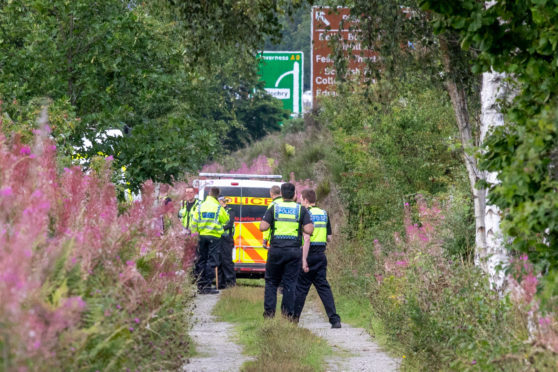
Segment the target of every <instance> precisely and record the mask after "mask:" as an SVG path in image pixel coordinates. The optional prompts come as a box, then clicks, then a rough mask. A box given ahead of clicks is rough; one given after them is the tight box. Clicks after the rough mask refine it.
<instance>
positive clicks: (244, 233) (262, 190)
mask: <svg viewBox="0 0 558 372" xmlns="http://www.w3.org/2000/svg"><path fill="white" fill-rule="evenodd" d="M269 188H270V186H269V187H262V186H259V187H258V186H243V187H242V197H241V199H240V221H239V222H240V224H239V227H240V229H239V230H240V231H239V232H238V238H239V239H238V241H237V242H235V243H238V245H237V244H235V245H236V246H237V247H238V248H239V249H238V250H237V254H238V256H237V261H236V262H238V263H239V264H240V265H239V266H240V268H242V267H243V265H242V264H245V265H246V266H245V267H246V268H250V267H252V268H253V269H254V270H255V271H260V270H262V269H263V265H265V262H266V261H267V250H266V249H265V248H263V247H262V240H263V234H262V232H261V231H260V222H261V220H262V217H263V215H264V214H265V211H266V210H267V207H268V205H269V204H270V203H271V198H270V197H269ZM241 271H244V270H241ZM246 271H248V270H246Z"/></svg>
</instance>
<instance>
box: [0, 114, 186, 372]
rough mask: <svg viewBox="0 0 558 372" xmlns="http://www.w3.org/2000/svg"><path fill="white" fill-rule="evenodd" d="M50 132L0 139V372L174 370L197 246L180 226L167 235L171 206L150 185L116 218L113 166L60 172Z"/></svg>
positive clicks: (107, 163)
mask: <svg viewBox="0 0 558 372" xmlns="http://www.w3.org/2000/svg"><path fill="white" fill-rule="evenodd" d="M1 125H2V124H1V122H0V129H1ZM49 134H50V128H49V127H48V126H45V127H44V128H43V129H41V130H36V131H35V132H34V136H33V138H32V140H33V144H32V145H31V146H28V145H24V144H22V143H21V141H20V138H19V136H17V135H15V136H13V138H12V139H10V140H8V139H7V138H6V136H5V135H4V134H2V132H0V298H2V301H1V303H0V324H1V327H0V349H1V352H0V365H2V367H4V369H5V370H10V369H15V368H29V369H31V370H45V371H46V370H61V369H68V370H79V369H88V370H121V369H122V368H125V367H130V368H131V367H145V368H147V369H149V370H154V369H159V368H164V369H170V368H176V367H177V366H179V365H180V363H181V360H180V359H181V358H183V357H184V354H185V352H186V351H187V350H188V345H189V341H188V338H187V332H186V330H187V327H188V321H187V317H186V314H185V312H184V308H185V306H187V304H188V301H189V298H190V296H191V295H190V290H189V288H190V285H189V284H188V281H187V280H186V278H187V276H186V275H183V274H184V269H185V268H186V267H187V266H188V265H189V262H190V261H191V255H192V248H193V242H187V244H186V245H185V244H184V241H183V238H182V237H181V236H180V234H179V231H180V230H178V229H177V226H173V225H169V226H166V227H165V231H164V233H163V226H162V221H163V218H164V217H165V216H173V217H174V216H175V211H173V206H172V203H169V204H168V205H162V203H158V201H157V200H156V199H155V197H154V195H155V193H154V185H153V184H151V183H147V184H145V186H144V188H143V192H142V199H141V201H137V202H134V203H133V204H131V205H128V206H127V207H126V208H124V210H125V211H124V212H123V213H121V214H119V212H118V210H119V208H118V207H119V206H118V201H117V199H116V195H115V187H114V185H113V184H112V183H111V182H110V178H109V168H110V162H111V158H110V157H109V158H107V159H102V160H100V162H101V166H100V168H99V170H98V172H92V173H89V174H85V173H83V172H82V170H81V169H79V168H78V167H72V168H66V169H64V170H63V171H62V172H60V173H58V172H57V169H56V152H57V146H56V144H55V143H54V142H53V141H52V140H51V139H49ZM177 225H178V224H177Z"/></svg>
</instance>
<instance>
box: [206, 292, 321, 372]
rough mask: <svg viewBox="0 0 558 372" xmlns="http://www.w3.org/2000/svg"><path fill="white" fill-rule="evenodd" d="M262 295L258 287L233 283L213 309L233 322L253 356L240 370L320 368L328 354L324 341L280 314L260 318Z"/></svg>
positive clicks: (313, 369)
mask: <svg viewBox="0 0 558 372" xmlns="http://www.w3.org/2000/svg"><path fill="white" fill-rule="evenodd" d="M263 295H264V289H263V288H262V287H245V286H237V287H235V288H231V289H227V290H226V291H223V293H222V295H221V298H220V300H219V302H218V303H217V305H216V307H215V309H214V310H213V312H214V314H215V315H216V316H218V317H219V318H220V319H221V320H223V321H226V322H229V323H233V324H235V325H236V329H237V331H238V341H239V342H240V343H241V344H242V345H244V350H245V352H246V353H247V354H249V355H252V356H254V357H255V360H253V361H250V362H248V363H246V364H245V365H244V366H243V371H246V372H251V371H263V370H265V371H271V372H273V371H301V372H302V371H321V370H323V365H324V357H325V356H326V355H329V354H331V348H330V347H329V345H328V344H327V342H326V341H325V340H323V339H321V338H319V337H317V336H315V335H314V334H312V333H311V332H310V331H309V330H307V329H304V328H300V327H298V326H296V325H295V324H292V323H291V322H289V321H287V320H285V319H283V318H282V317H281V316H277V317H275V318H274V319H267V320H264V319H263V317H262V312H263V297H264V296H263ZM279 302H280V301H279ZM278 313H279V311H278Z"/></svg>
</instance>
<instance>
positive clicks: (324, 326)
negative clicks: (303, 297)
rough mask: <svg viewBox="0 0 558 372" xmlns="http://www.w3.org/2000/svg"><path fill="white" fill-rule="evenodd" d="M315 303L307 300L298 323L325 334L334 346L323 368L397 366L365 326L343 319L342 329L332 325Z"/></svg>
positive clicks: (381, 371)
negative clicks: (352, 323)
mask: <svg viewBox="0 0 558 372" xmlns="http://www.w3.org/2000/svg"><path fill="white" fill-rule="evenodd" d="M308 305H310V306H308ZM316 306H318V305H316V304H314V303H307V306H305V307H304V311H303V313H302V316H301V318H300V325H301V326H302V327H305V328H307V329H309V330H310V331H312V332H313V333H314V334H316V335H317V336H319V337H322V338H324V339H325V340H326V341H327V342H328V343H329V344H330V345H331V347H332V348H333V351H334V355H332V356H331V357H329V358H327V359H326V363H327V367H326V368H327V370H326V371H328V372H333V371H351V372H352V371H378V372H390V371H397V370H398V365H399V362H398V361H397V360H395V359H393V358H392V357H390V356H389V355H387V354H386V353H385V352H383V351H382V350H381V349H380V347H379V346H378V345H377V344H375V343H374V342H373V341H372V340H371V338H370V335H369V334H368V333H367V332H366V331H365V330H364V329H362V328H354V327H351V326H350V325H348V324H345V323H342V326H343V328H341V329H331V325H330V324H329V323H328V321H327V319H326V318H325V317H324V316H323V315H322V313H321V312H319V310H317V309H316Z"/></svg>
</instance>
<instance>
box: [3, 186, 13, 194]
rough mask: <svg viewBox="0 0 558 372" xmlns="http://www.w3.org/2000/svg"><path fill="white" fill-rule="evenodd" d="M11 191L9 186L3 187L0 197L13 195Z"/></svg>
mask: <svg viewBox="0 0 558 372" xmlns="http://www.w3.org/2000/svg"><path fill="white" fill-rule="evenodd" d="M13 193H14V192H13V190H12V188H11V187H10V186H8V187H4V188H3V189H0V195H1V196H12V194H13Z"/></svg>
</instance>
